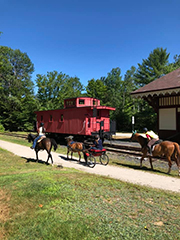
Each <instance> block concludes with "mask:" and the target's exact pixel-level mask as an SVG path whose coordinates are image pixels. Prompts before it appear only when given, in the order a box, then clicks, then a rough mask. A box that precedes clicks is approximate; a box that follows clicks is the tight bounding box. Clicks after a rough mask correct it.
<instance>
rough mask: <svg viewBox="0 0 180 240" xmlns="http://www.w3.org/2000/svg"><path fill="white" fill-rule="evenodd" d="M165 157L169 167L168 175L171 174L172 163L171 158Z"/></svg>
mask: <svg viewBox="0 0 180 240" xmlns="http://www.w3.org/2000/svg"><path fill="white" fill-rule="evenodd" d="M166 157H167V160H168V165H169V169H168V172H167V174H169V173H170V172H171V166H172V162H171V157H170V156H166Z"/></svg>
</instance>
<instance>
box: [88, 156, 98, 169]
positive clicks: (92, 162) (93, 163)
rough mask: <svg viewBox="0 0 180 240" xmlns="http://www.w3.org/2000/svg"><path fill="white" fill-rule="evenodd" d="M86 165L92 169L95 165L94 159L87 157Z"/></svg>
mask: <svg viewBox="0 0 180 240" xmlns="http://www.w3.org/2000/svg"><path fill="white" fill-rule="evenodd" d="M87 165H88V166H89V167H90V168H93V167H94V166H95V165H96V159H95V157H94V156H89V157H88V158H87Z"/></svg>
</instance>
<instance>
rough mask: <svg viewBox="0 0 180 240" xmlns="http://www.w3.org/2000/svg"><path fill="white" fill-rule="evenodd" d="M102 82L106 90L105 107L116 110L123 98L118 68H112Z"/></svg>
mask: <svg viewBox="0 0 180 240" xmlns="http://www.w3.org/2000/svg"><path fill="white" fill-rule="evenodd" d="M102 79H103V78H102ZM103 82H104V84H105V86H106V88H107V95H106V105H108V106H112V107H116V108H117V107H119V105H120V104H121V103H122V98H123V96H122V85H123V81H122V76H121V70H120V68H118V67H117V68H113V69H112V70H111V72H109V73H108V75H107V77H106V78H104V79H103Z"/></svg>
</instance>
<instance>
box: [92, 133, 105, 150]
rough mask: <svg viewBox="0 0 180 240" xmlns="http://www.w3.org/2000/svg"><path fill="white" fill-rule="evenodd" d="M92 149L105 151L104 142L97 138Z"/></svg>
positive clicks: (97, 136)
mask: <svg viewBox="0 0 180 240" xmlns="http://www.w3.org/2000/svg"><path fill="white" fill-rule="evenodd" d="M91 149H94V150H102V149H103V145H102V140H101V139H100V137H99V135H96V136H95V140H94V143H93V145H92V146H91Z"/></svg>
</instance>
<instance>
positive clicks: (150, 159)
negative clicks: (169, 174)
mask: <svg viewBox="0 0 180 240" xmlns="http://www.w3.org/2000/svg"><path fill="white" fill-rule="evenodd" d="M149 162H150V165H151V170H153V165H152V157H150V156H149Z"/></svg>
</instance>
